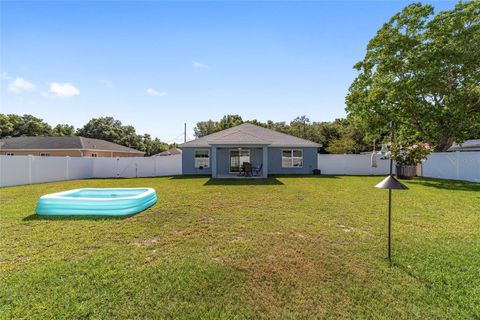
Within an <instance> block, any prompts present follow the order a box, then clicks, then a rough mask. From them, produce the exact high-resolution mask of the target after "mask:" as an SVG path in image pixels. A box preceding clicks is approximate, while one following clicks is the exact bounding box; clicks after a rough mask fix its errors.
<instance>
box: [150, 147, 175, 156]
mask: <svg viewBox="0 0 480 320" xmlns="http://www.w3.org/2000/svg"><path fill="white" fill-rule="evenodd" d="M177 154H182V149H178V148H173V149H170V150H166V151H163V152H160V153H157V154H154V155H153V156H154V157H162V156H174V155H177Z"/></svg>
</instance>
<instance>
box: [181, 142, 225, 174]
mask: <svg viewBox="0 0 480 320" xmlns="http://www.w3.org/2000/svg"><path fill="white" fill-rule="evenodd" d="M197 149H203V150H205V149H208V150H210V166H209V168H204V169H199V168H195V150H197ZM217 157H218V156H217ZM182 174H184V175H211V174H212V149H211V148H185V147H184V148H182Z"/></svg>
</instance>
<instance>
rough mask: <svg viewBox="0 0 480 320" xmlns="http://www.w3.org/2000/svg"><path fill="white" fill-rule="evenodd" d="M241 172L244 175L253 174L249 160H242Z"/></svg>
mask: <svg viewBox="0 0 480 320" xmlns="http://www.w3.org/2000/svg"><path fill="white" fill-rule="evenodd" d="M242 172H243V175H244V176H245V177H248V176H252V175H253V167H252V164H251V163H250V162H244V163H243V165H242Z"/></svg>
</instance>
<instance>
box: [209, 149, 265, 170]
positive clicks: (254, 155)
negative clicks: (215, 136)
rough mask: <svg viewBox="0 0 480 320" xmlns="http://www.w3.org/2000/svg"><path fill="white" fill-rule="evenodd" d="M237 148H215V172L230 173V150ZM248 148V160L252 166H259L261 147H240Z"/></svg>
mask: <svg viewBox="0 0 480 320" xmlns="http://www.w3.org/2000/svg"><path fill="white" fill-rule="evenodd" d="M235 149H238V148H218V149H217V174H229V173H230V150H235ZM242 149H244V150H247V149H248V150H250V162H251V163H252V165H253V166H254V167H259V166H260V165H261V164H262V149H261V148H242Z"/></svg>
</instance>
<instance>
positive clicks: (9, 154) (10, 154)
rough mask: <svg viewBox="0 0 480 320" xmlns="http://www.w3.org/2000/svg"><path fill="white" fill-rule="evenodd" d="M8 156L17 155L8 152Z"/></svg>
mask: <svg viewBox="0 0 480 320" xmlns="http://www.w3.org/2000/svg"><path fill="white" fill-rule="evenodd" d="M6 155H7V156H14V155H15V153H13V152H7V154H6Z"/></svg>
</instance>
